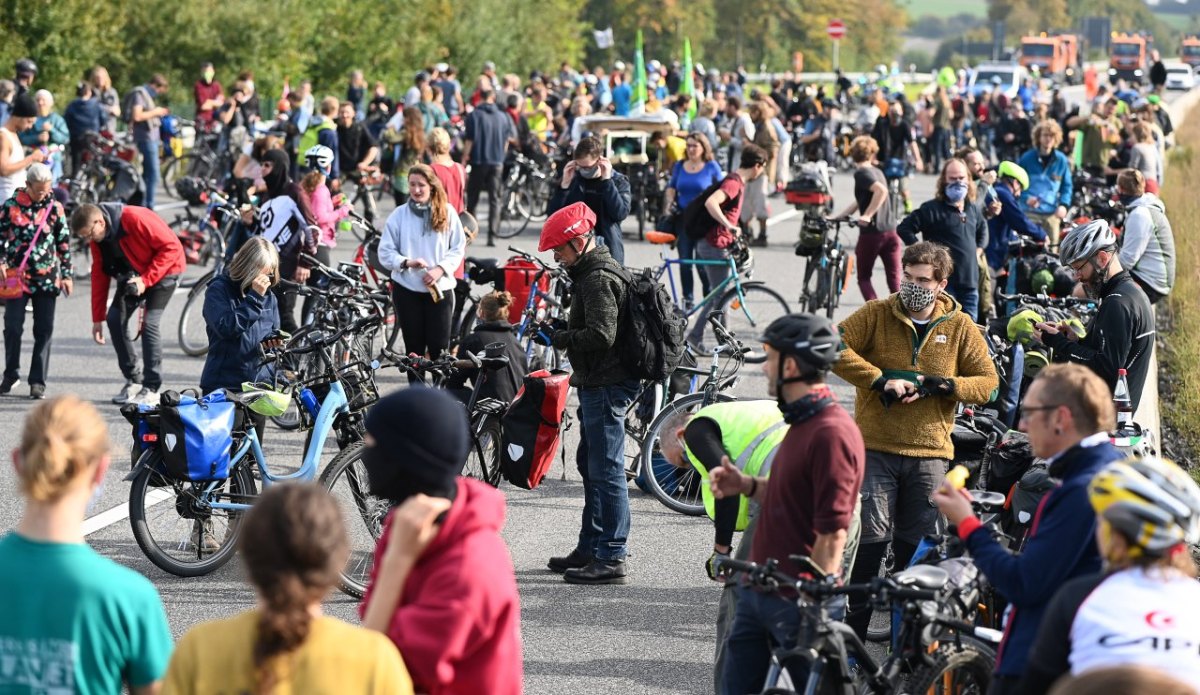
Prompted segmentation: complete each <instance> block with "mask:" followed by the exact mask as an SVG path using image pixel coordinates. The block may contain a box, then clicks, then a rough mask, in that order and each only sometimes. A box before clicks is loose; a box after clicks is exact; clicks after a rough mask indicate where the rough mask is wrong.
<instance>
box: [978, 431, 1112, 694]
mask: <svg viewBox="0 0 1200 695" xmlns="http://www.w3.org/2000/svg"><path fill="white" fill-rule="evenodd" d="M1123 457H1124V455H1123V454H1122V453H1121V452H1120V451H1119V450H1118V449H1117V448H1116V447H1114V446H1113V445H1112V444H1110V443H1109V442H1108V441H1107V440H1105V441H1103V442H1102V443H1100V444H1097V445H1096V446H1091V447H1083V446H1079V445H1077V446H1074V447H1072V448H1070V449H1068V450H1067V451H1065V452H1063V454H1062V456H1060V457H1059V458H1058V459H1057V460H1056V461H1054V463H1052V464H1051V465H1050V475H1052V476H1054V477H1056V478H1061V479H1062V481H1063V482H1062V485H1060V486H1059V487H1057V488H1055V489H1053V490H1051V491H1050V492H1048V493H1046V496H1045V497H1044V498H1043V499H1042V502H1041V504H1040V505H1039V506H1038V510H1037V513H1036V514H1035V515H1034V517H1033V526H1032V527H1031V528H1030V531H1029V538H1028V540H1027V541H1026V544H1025V550H1024V552H1022V553H1021V554H1020V555H1013V554H1011V553H1009V551H1008V550H1006V549H1004V548H1003V547H1002V546H1001V545H1000V544H999V543H998V542H997V541H996V539H994V538H992V536H991V534H989V533H988V531H987V529H985V528H982V527H980V528H976V529H975V530H974V531H972V532H971V533H970V535H968V536H967V538H966V542H967V548H968V550H970V551H971V557H973V558H974V559H975V564H976V566H978V567H979V569H980V570H981V571H982V572H983V574H984V576H986V577H987V579H988V581H989V582H991V583H992V586H994V587H996V590H997V591H999V592H1000V593H1001V594H1002V595H1004V597H1005V598H1007V599H1008V600H1009V601H1010V603H1011V605H1010V607H1009V610H1010V612H1009V615H1008V623H1007V624H1006V625H1005V628H1004V640H1003V642H1001V644H1000V649H999V651H998V652H997V654H996V673H997V674H999V675H1002V676H1020V675H1021V674H1022V673H1024V672H1025V664H1026V662H1027V661H1028V660H1029V650H1030V648H1031V647H1032V646H1033V641H1034V639H1035V638H1036V637H1037V631H1038V626H1039V625H1040V624H1041V622H1042V614H1043V613H1045V611H1046V605H1047V604H1048V603H1049V602H1050V599H1051V598H1053V597H1054V594H1055V592H1057V591H1058V588H1059V587H1060V586H1062V585H1063V583H1064V582H1066V581H1067V580H1068V579H1073V578H1075V577H1081V576H1084V575H1088V574H1095V573H1097V572H1099V571H1100V552H1099V551H1098V550H1097V549H1096V513H1095V511H1093V510H1092V505H1091V504H1090V503H1089V502H1088V492H1087V486H1088V483H1089V482H1091V480H1092V478H1093V477H1094V476H1095V475H1096V473H1097V472H1099V471H1100V469H1101V468H1103V467H1104V466H1106V465H1108V464H1109V463H1112V462H1113V461H1119V460H1121V459H1122V458H1123Z"/></svg>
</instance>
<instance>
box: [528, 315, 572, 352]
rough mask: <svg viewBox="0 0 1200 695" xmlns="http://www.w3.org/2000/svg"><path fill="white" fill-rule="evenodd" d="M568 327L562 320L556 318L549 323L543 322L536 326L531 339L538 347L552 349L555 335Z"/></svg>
mask: <svg viewBox="0 0 1200 695" xmlns="http://www.w3.org/2000/svg"><path fill="white" fill-rule="evenodd" d="M566 327H567V322H566V321H564V320H562V319H557V318H556V319H550V320H549V321H543V322H541V323H539V324H537V325H536V326H534V329H533V338H531V340H533V342H535V343H537V344H538V345H545V346H546V347H550V346H551V345H553V344H554V334H555V333H558V332H559V331H561V330H564V329H566Z"/></svg>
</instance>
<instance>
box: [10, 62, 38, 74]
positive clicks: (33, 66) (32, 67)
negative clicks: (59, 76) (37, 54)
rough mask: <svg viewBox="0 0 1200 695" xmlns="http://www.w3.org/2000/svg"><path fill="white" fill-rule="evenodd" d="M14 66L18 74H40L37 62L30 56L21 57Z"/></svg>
mask: <svg viewBox="0 0 1200 695" xmlns="http://www.w3.org/2000/svg"><path fill="white" fill-rule="evenodd" d="M14 67H15V69H16V72H17V74H18V75H20V74H26V75H36V74H38V69H37V63H35V62H33V61H32V60H30V59H29V58H21V59H20V60H18V61H17V64H16V65H15V66H14Z"/></svg>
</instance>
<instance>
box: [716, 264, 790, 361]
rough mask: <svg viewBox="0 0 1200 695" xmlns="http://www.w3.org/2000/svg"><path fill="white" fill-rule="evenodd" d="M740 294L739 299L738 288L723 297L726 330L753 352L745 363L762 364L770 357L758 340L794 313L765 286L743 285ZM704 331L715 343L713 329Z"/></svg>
mask: <svg viewBox="0 0 1200 695" xmlns="http://www.w3.org/2000/svg"><path fill="white" fill-rule="evenodd" d="M741 292H742V297H740V298H739V297H738V288H737V287H733V288H732V289H730V290H729V291H728V292H726V293H725V295H724V296H723V297H721V301H720V304H718V306H719V307H720V311H722V312H724V315H725V318H724V323H725V327H726V328H727V329H728V330H729V331H730V332H731V333H733V334H734V335H735V336H737V337H738V338H739V339H740V340H741V341H742V343H744V344H745V346H746V347H748V348H750V351H749V352H747V353H746V362H749V363H750V364H761V363H763V362H765V361H766V360H767V353H766V352H765V351H764V350H763V349H762V348H761V347H760V346H759V344H758V342H757V341H758V338H759V336H760V335H761V334H762V332H763V330H764V329H765V328H766V327H767V326H768V325H770V323H771V322H772V321H774V320H775V319H777V318H779V317H781V316H786V315H788V314H790V313H792V309H791V307H790V306H789V305H788V302H787V300H786V299H784V298H783V295H781V294H779V293H778V292H776V291H775V290H773V289H771V288H770V287H767V286H766V285H764V284H762V283H758V282H748V283H742V284H741ZM704 330H705V333H707V334H708V335H709V336H711V337H712V339H713V341H714V342H716V336H713V335H712V328H711V327H705V329H704Z"/></svg>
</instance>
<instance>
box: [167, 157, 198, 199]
mask: <svg viewBox="0 0 1200 695" xmlns="http://www.w3.org/2000/svg"><path fill="white" fill-rule="evenodd" d="M193 159H195V157H194V156H193V155H192V154H191V153H188V154H185V155H183V156H182V157H171V158H170V159H168V160H167V161H166V162H163V165H162V185H163V188H164V189H165V190H166V192H167V194H168V195H170V196H177V195H179V194H178V193H177V192H176V191H175V184H176V183H178V182H179V179H182V178H184V177H185V176H188V175H189V174H188V172H189V171H190V170H191V168H192V160H193Z"/></svg>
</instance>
